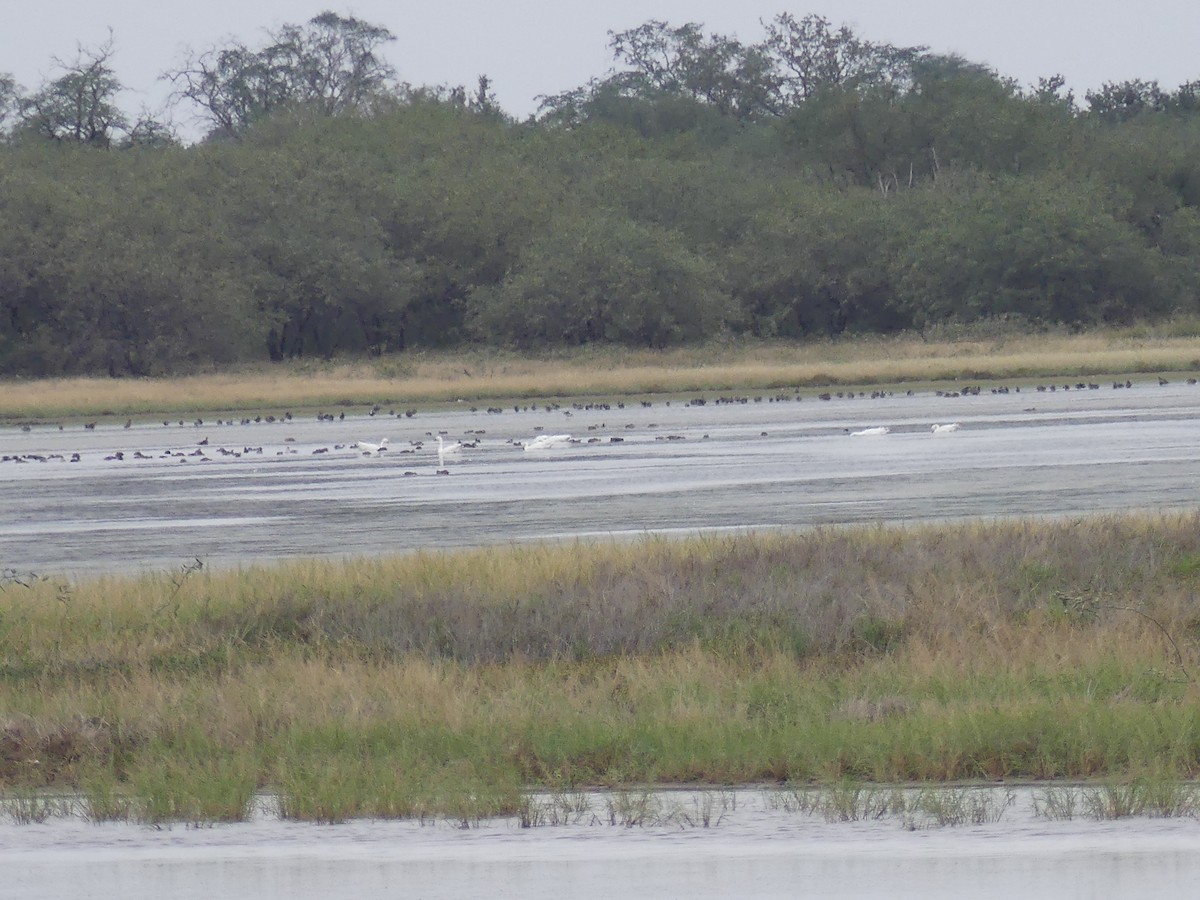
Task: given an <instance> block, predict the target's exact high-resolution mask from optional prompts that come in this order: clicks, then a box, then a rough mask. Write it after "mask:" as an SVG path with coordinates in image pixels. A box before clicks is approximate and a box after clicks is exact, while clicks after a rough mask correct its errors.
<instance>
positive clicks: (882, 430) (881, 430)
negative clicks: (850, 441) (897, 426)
mask: <svg viewBox="0 0 1200 900" xmlns="http://www.w3.org/2000/svg"><path fill="white" fill-rule="evenodd" d="M891 432H892V429H890V428H888V427H887V426H886V425H880V426H879V427H878V428H864V429H863V430H862V431H852V432H850V437H878V436H879V435H884V434H891Z"/></svg>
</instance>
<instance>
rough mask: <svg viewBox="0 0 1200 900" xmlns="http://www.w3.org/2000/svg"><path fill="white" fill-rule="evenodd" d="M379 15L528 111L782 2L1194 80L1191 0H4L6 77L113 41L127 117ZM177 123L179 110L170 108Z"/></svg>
mask: <svg viewBox="0 0 1200 900" xmlns="http://www.w3.org/2000/svg"><path fill="white" fill-rule="evenodd" d="M326 9H328V10H332V11H334V12H337V13H339V14H341V15H343V16H347V15H348V16H355V17H357V18H359V19H362V20H365V21H367V22H370V23H371V24H375V25H382V26H384V27H386V28H387V29H388V30H390V31H391V32H392V33H393V34H395V35H396V38H397V39H396V41H395V42H393V43H391V44H389V45H387V48H386V50H385V55H386V57H387V59H388V61H389V62H390V63H391V64H392V65H393V66H394V67H395V68H396V70H397V74H398V75H399V77H400V78H401V80H403V81H407V82H409V83H411V84H414V85H438V84H446V85H459V84H462V85H466V86H467V87H468V88H472V87H474V85H475V82H476V79H477V77H478V76H479V75H480V74H486V75H488V76H489V78H490V79H491V80H492V84H493V89H494V91H495V95H496V98H497V100H498V101H499V103H500V105H501V107H503V108H504V110H505V111H506V112H508V113H510V114H511V115H514V116H516V117H518V118H524V117H526V116H527V115H529V114H531V113H533V112H535V111H536V109H537V105H538V102H537V100H536V97H537V96H538V95H551V94H556V93H559V92H561V91H565V90H568V89H570V88H573V87H577V86H579V85H581V84H584V83H586V82H587V81H588V79H589V78H592V77H600V76H603V75H604V74H605V73H606V72H607V71H608V70H609V69H610V68H611V67H612V65H613V60H612V54H611V52H610V51H609V49H608V33H609V31H624V30H627V29H630V28H635V27H637V26H638V25H641V24H642V23H644V22H646V21H648V20H650V19H660V20H663V21H666V22H667V23H669V24H670V25H672V26H678V25H683V24H685V23H687V22H698V23H701V24H702V25H703V26H704V30H705V31H706V32H707V33H718V34H722V35H726V36H730V37H737V38H738V39H740V40H741V41H743V42H745V43H754V42H757V41H758V40H760V39H761V38H762V37H763V34H764V28H763V25H762V22H763V21H769V20H770V19H772V18H773V17H774V16H775V15H777V14H778V13H781V12H790V13H792V14H793V15H794V16H795V17H796V18H801V17H803V16H804V15H807V14H809V13H817V14H819V15H822V16H824V17H825V18H827V19H828V20H829V21H830V22H831V23H832V24H833V25H835V26H838V25H842V24H846V25H848V26H850V28H851V29H852V30H853V31H854V32H855V34H856V35H858V36H859V37H861V38H865V39H867V40H871V41H875V42H878V43H890V44H894V45H897V46H914V45H925V46H928V47H929V49H930V51H931V52H935V53H956V54H958V55H960V56H963V57H965V58H966V59H968V60H969V61H971V62H975V63H983V64H985V65H987V66H989V67H991V68H992V69H994V70H995V71H997V72H998V73H999V74H1000V75H1004V76H1008V77H1011V78H1015V79H1016V80H1017V81H1018V82H1019V83H1020V84H1022V85H1031V84H1034V83H1036V81H1037V80H1038V78H1039V77H1041V76H1047V75H1053V74H1055V73H1061V74H1062V75H1063V76H1064V77H1065V78H1066V80H1067V85H1068V87H1070V88H1072V89H1073V90H1074V91H1075V95H1076V97H1077V99H1078V100H1079V101H1081V102H1082V100H1083V96H1084V94H1085V93H1086V92H1087V91H1088V90H1093V89H1098V88H1100V87H1101V86H1102V85H1103V84H1104V83H1105V82H1115V81H1124V80H1127V79H1132V78H1141V79H1144V80H1147V81H1149V80H1157V81H1158V82H1159V85H1160V87H1162V88H1163V89H1164V90H1173V89H1174V88H1176V87H1178V86H1179V85H1180V84H1182V83H1184V82H1186V81H1191V80H1195V79H1200V54H1198V53H1197V51H1196V43H1197V39H1198V38H1200V3H1197V2H1196V0H1167V2H1161V0H1160V2H1155V0H1151V2H1148V3H1144V4H1142V5H1141V6H1140V7H1138V6H1135V5H1134V4H1131V3H1130V2H1129V0H1091V2H1081V0H1059V2H1052V0H904V2H897V0H841V2H828V0H826V2H824V3H823V4H820V0H812V5H811V6H787V5H784V4H783V2H782V0H776V2H771V0H737V2H731V0H605V2H598V0H590V2H589V0H504V2H497V0H420V2H413V0H355V2H353V3H350V4H345V3H341V2H338V0H314V2H311V3H310V2H307V0H304V2H301V0H191V2H189V3H179V2H172V0H0V73H7V74H9V75H12V76H13V77H14V78H15V79H16V80H17V82H18V83H19V84H21V85H22V86H23V87H24V88H25V89H26V90H33V89H34V88H36V87H37V86H38V85H40V84H41V83H42V82H43V81H45V80H48V79H50V78H53V77H54V76H55V74H56V70H55V67H54V62H53V61H54V58H55V57H58V58H59V59H62V60H65V61H68V62H70V61H73V60H74V59H75V58H76V56H77V55H78V54H77V51H78V48H79V47H80V46H83V47H93V48H94V47H97V46H99V45H100V44H102V43H103V42H104V41H105V40H107V39H108V37H109V30H110V29H111V33H112V37H113V41H114V54H113V57H112V60H111V62H112V66H113V68H114V69H115V71H116V74H117V76H118V78H119V79H120V80H121V82H122V83H123V84H124V85H125V86H126V87H127V89H128V90H127V92H126V93H125V94H124V95H122V98H121V106H122V108H123V109H124V110H125V111H126V112H127V113H130V114H136V113H137V112H138V111H139V110H140V109H141V108H142V107H145V108H147V109H149V110H151V111H155V110H157V109H159V107H161V105H162V103H163V101H164V99H165V97H166V95H167V93H168V88H167V87H166V86H165V85H164V83H163V82H162V81H161V80H160V79H159V76H160V75H161V74H162V73H163V72H164V71H166V70H169V69H171V68H173V67H178V66H179V65H181V64H182V62H183V60H184V59H185V57H186V55H187V52H188V50H189V49H191V50H193V51H195V52H197V53H199V52H202V51H204V50H207V49H211V48H212V47H215V46H221V45H223V44H225V43H227V42H228V41H229V40H230V39H237V40H239V41H241V42H242V43H244V44H246V45H248V46H250V47H252V48H256V47H259V46H261V45H262V43H263V41H265V38H266V32H267V30H273V29H277V28H278V27H279V26H281V25H283V24H300V23H303V22H306V21H307V20H308V19H310V18H312V17H313V16H315V15H317V14H318V13H320V12H322V11H324V10H326ZM176 120H177V123H178V124H179V125H181V126H186V121H187V116H186V115H184V114H177V116H176Z"/></svg>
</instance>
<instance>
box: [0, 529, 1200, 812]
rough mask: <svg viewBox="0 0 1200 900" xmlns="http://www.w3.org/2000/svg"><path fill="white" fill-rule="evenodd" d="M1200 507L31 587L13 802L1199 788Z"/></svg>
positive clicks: (12, 747)
mask: <svg viewBox="0 0 1200 900" xmlns="http://www.w3.org/2000/svg"><path fill="white" fill-rule="evenodd" d="M1198 582H1200V516H1197V515H1177V516H1169V517H1155V518H1148V517H1132V516H1112V517H1103V518H1096V519H1087V520H1081V521H1072V522H1039V523H1034V522H1009V523H987V524H984V523H975V524H959V525H941V526H926V527H920V528H911V529H884V528H837V529H818V530H814V531H811V532H807V533H803V534H792V535H783V534H774V533H773V534H764V535H758V536H754V535H749V536H745V535H743V536H737V537H730V536H722V537H703V538H696V539H689V540H684V541H667V540H660V539H649V540H646V541H643V542H640V543H636V544H598V545H567V546H564V545H549V546H540V547H519V548H506V549H498V548H493V549H488V550H472V551H464V552H459V553H421V554H414V555H411V556H402V557H394V558H390V559H380V560H361V561H357V562H333V561H321V562H317V561H304V562H297V563H287V564H282V565H279V566H272V567H269V568H256V569H248V570H244V571H225V572H221V571H214V572H210V571H207V570H204V571H200V572H191V573H187V574H182V575H181V574H176V575H175V576H168V575H159V576H147V577H142V578H124V579H118V578H108V579H103V580H96V581H86V582H79V583H76V584H64V583H56V582H54V581H35V582H31V583H30V584H29V586H28V587H25V586H22V585H18V584H16V583H13V582H9V583H8V584H6V585H4V589H3V592H0V709H2V710H4V719H3V720H2V721H0V785H5V786H8V787H10V788H19V789H26V788H29V787H36V786H39V785H46V784H49V785H54V786H58V787H64V786H65V787H76V788H78V789H81V790H83V791H84V792H85V793H86V794H87V795H88V797H89V801H88V802H89V803H90V804H91V807H92V808H94V812H93V813H92V814H93V815H94V816H96V817H98V818H103V817H105V816H111V815H117V816H122V815H125V816H133V817H136V818H142V819H146V820H148V821H159V820H163V819H172V818H184V819H197V820H205V821H208V820H214V819H222V818H239V817H241V816H243V815H245V810H246V804H247V803H248V802H249V798H250V797H251V796H252V793H253V791H254V790H255V789H256V788H260V789H261V788H268V789H274V790H277V791H279V792H280V797H281V803H282V805H283V808H284V809H285V812H286V814H287V815H291V816H297V817H301V818H311V819H317V820H320V821H338V820H340V819H342V818H346V817H349V816H361V815H380V816H384V815H388V816H391V815H412V816H425V815H436V816H442V815H446V816H451V817H452V818H454V819H455V821H460V820H461V821H463V822H465V823H467V824H469V822H470V820H471V817H472V816H473V815H483V814H488V812H489V811H491V812H495V811H507V810H514V809H517V808H519V806H520V801H519V794H520V790H521V788H522V786H528V785H534V786H542V787H548V788H551V789H555V790H557V789H560V788H563V787H571V786H575V785H580V784H592V783H603V784H610V785H622V784H630V783H651V782H664V781H665V782H686V783H709V784H722V783H741V782H748V781H773V780H790V781H792V782H797V783H800V782H805V781H807V780H810V779H815V780H818V781H837V780H840V779H843V778H855V779H866V780H871V781H888V782H892V781H942V780H957V779H971V778H998V777H1004V778H1011V777H1028V778H1062V777H1071V778H1084V777H1098V776H1107V777H1119V778H1129V777H1134V776H1141V775H1144V774H1147V773H1149V774H1153V775H1155V776H1156V777H1159V776H1161V777H1164V778H1179V777H1191V776H1195V775H1196V774H1197V773H1200V688H1198V687H1197V684H1196V683H1195V681H1194V680H1193V678H1192V674H1193V673H1196V672H1200V645H1198V643H1197V639H1198V637H1200V609H1198V608H1197V605H1196V602H1195V596H1196V590H1197V586H1198Z"/></svg>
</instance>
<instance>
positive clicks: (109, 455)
mask: <svg viewBox="0 0 1200 900" xmlns="http://www.w3.org/2000/svg"><path fill="white" fill-rule="evenodd" d="M1168 383H1169V382H1168V381H1167V379H1165V378H1162V377H1159V378H1158V384H1159V385H1160V386H1161V385H1166V384H1168ZM1187 383H1188V384H1196V383H1197V379H1196V378H1188V379H1187ZM1133 386H1134V385H1133V382H1132V381H1130V380H1126V381H1124V382H1118V381H1114V382H1113V383H1112V387H1113V389H1118V388H1121V389H1129V388H1132V387H1133ZM1099 387H1100V386H1099V385H1098V384H1096V383H1095V382H1077V383H1074V384H1071V383H1064V384H1061V385H1059V384H1038V385H1036V390H1037V391H1038V392H1039V393H1041V392H1054V391H1058V390H1062V391H1071V390H1075V391H1081V390H1099ZM981 390H982V388H981V387H979V386H973V385H969V386H964V387H961V388H958V389H957V390H953V391H941V390H939V391H937V392H936V394H937V396H939V397H960V396H976V395H978V394H979V393H980V392H981ZM1010 390H1011V391H1013V392H1015V393H1020V388H1019V387H1012V388H1010V387H1008V386H1001V387H995V388H991V389H990V392H991V393H993V394H998V393H1005V394H1007V393H1009V391H1010ZM905 395H907V396H912V395H913V392H912V391H911V390H910V391H906V392H905ZM867 396H868V393H867V392H863V391H860V392H857V393H856V392H854V391H838V392H836V393H834V392H829V393H821V394H819V395H817V399H819V400H821V401H831V400H833V399H834V398H835V397H836V398H838V399H856V398H865V397H867ZM869 396H870V397H872V398H874V399H878V398H880V397H891V396H893V393H892V392H891V391H872V392H870V394H869ZM800 399H801V396H800V394H799V392H796V393H795V394H792V393H777V394H774V395H770V396H765V395H759V396H753V397H751V396H719V397H716V398H714V399H712V400H710V399H708V398H705V397H693V398H691V399H685V400H676V401H675V402H676V403H677V404H681V405H683V406H688V407H695V406H705V405H708V404H709V403H711V404H713V405H718V406H719V405H728V404H748V403H763V402H768V403H782V402H788V401H799V400H800ZM638 402H639V403H640V405H641V407H642V408H648V407H651V406H653V405H654V404H653V402H651V401H648V400H642V401H638ZM671 402H672V401H670V400H665V401H661V403H662V405H664V406H667V407H669V406H671ZM625 407H626V404H625V402H624V401H617V402H615V403H607V402H591V403H572V404H569V405H567V406H565V407H564V405H563V404H560V403H554V402H547V403H544V404H541V405H540V406H539V404H537V403H528V404H524V405H522V404H519V403H518V404H513V405H512V406H511V409H512V411H514V412H531V411H532V412H539V411H540V412H552V413H560V414H561V415H563V416H565V417H568V418H569V417H571V416H572V415H574V413H575V412H581V411H588V412H596V411H610V410H613V409H617V410H621V409H625ZM470 409H471V411H472V412H480V411H483V412H486V413H487V414H489V415H499V414H502V413H504V412H507V411H508V409H509V408H502V407H488V408H487V409H486V410H480V409H479V408H478V407H474V406H472V407H470ZM416 413H417V411H416V410H415V409H407V410H402V411H400V412H397V411H396V410H394V409H391V410H387V411H386V412H385V411H384V410H383V408H382V407H381V406H379V405H375V406H373V407H371V408H370V409H369V410H368V412H367V416H368V417H376V416H380V417H394V418H397V419H399V418H401V417H403V418H407V419H411V418H413V417H414V416H415V415H416ZM316 417H317V420H318V421H321V422H345V419H346V414H345V413H344V412H341V413H338V414H337V415H336V416H335V415H334V414H333V413H326V412H318V413H317V416H316ZM294 421H296V420H295V417H294V416H293V414H292V413H290V412H284V413H282V414H280V415H278V416H276V415H262V414H260V415H256V416H253V417H243V418H241V419H216V420H215V421H211V420H210V421H208V422H206V421H205V420H204V419H202V418H197V419H194V420H185V419H179V420H176V421H171V420H164V421H163V423H162V424H163V426H171V425H176V424H178V425H179V426H193V427H195V428H201V427H220V426H227V425H229V426H232V425H242V426H248V425H257V424H279V423H282V424H286V423H291V422H294ZM96 425H97V423H96V422H86V423H84V425H83V427H84V429H86V430H88V431H92V430H95V428H96ZM132 426H133V422H132V420H126V422H125V424H124V427H125V428H126V429H129V428H131V427H132ZM21 427H22V430H24V431H26V432H28V431H30V430H31V428H32V425H30V424H25V425H23V426H21ZM63 427H64V426H62V425H59V426H58V428H59V430H60V431H61V430H63ZM598 427H603V426H596V425H591V426H588V429H589V430H595V429H597V428H598ZM625 427H626V428H634V427H635V426H634V425H632V424H630V425H627V426H625ZM651 427H653V426H651ZM962 427H963V426H962V425H961V424H960V423H958V422H946V423H936V424H933V425H932V426H930V429H929V430H930V433H931V434H933V435H949V434H954V433H956V432H958V431H960V430H961V429H962ZM535 431H541V429H540V428H537V429H535ZM843 432H844V433H845V434H847V435H849V436H851V437H856V438H869V437H884V436H886V435H888V434H891V433H892V429H891V428H890V427H889V426H886V425H876V426H872V427H867V428H861V429H858V430H851V429H849V428H846V429H843ZM482 434H484V432H483V431H482V430H477V431H475V432H467V437H464V439H460V440H447V438H446V432H439V433H437V434H434V433H432V432H426V433H425V436H426V437H428V438H430V439H431V440H435V441H436V442H437V446H436V449H434V448H432V447H429V448H428V449H430V450H432V452H433V453H434V454H435V455H436V458H437V465H438V469H437V472H438V474H448V473H447V470H446V465H447V462H448V460H451V459H458V458H461V456H462V454H463V452H464V451H466V450H473V449H476V448H477V447H478V446H479V443H480V437H479V436H480V435H482ZM762 434H763V436H766V434H767V433H766V432H762ZM704 437H706V438H707V437H708V435H704ZM684 439H685V438H684V436H683V435H678V434H667V435H658V436H657V437H656V440H660V441H675V440H684ZM602 440H604V439H603V438H599V437H589V438H586V439H585V438H578V437H575V436H574V435H572V434H570V433H556V434H540V433H539V434H535V435H534V436H533V437H532V438H530V439H528V440H516V439H509V440H507V442H506V443H507V444H509V445H512V446H513V447H514V448H517V449H520V450H522V451H524V452H527V453H541V452H546V451H552V450H556V449H561V448H566V447H571V446H573V445H577V444H582V443H585V442H586V443H597V442H600V441H602ZM607 440H608V442H610V443H614V444H616V443H622V442H623V441H624V438H622V437H617V436H611V437H609V438H608V439H607ZM291 443H294V441H293V439H292V438H285V439H284V447H283V448H282V449H278V450H276V451H274V452H275V455H276V456H287V455H295V454H299V453H300V451H299V450H297V449H295V448H294V447H291V446H288V445H289V444H291ZM425 450H426V442H425V441H424V440H412V441H409V442H408V446H406V447H402V448H400V449H396V448H394V447H393V446H391V445H390V442H389V439H388V438H387V437H381V438H380V439H379V440H378V441H367V440H359V441H355V442H352V443H347V444H333V445H330V446H321V447H316V448H314V449H311V450H310V451H309V452H310V453H311V454H312V455H324V454H332V453H337V452H339V451H344V452H345V454H347V455H361V456H364V457H381V456H384V455H385V454H387V455H389V456H390V455H396V454H417V453H421V452H423V451H425ZM208 451H209V439H208V437H205V438H203V439H202V440H200V441H198V442H197V443H196V444H195V445H193V446H192V447H191V448H190V449H182V448H173V449H166V450H163V451H161V452H159V453H157V454H150V453H146V452H143V451H142V450H135V451H133V452H128V451H124V450H117V451H109V452H105V454H104V455H103V456H102V457H101V458H102V459H103V460H104V461H106V462H122V461H125V460H131V459H132V460H150V459H159V460H164V459H167V460H176V461H178V462H181V463H187V462H212V461H215V459H216V458H218V457H229V458H235V459H237V458H241V457H245V456H250V455H256V456H262V455H264V450H263V447H262V446H248V445H244V444H243V445H241V446H234V447H225V446H217V447H213V448H211V452H212V453H214V454H215V456H213V455H209V452H208ZM82 459H83V457H82V455H81V453H79V452H74V453H69V454H68V453H47V454H38V453H17V454H4V455H0V463H16V464H21V463H36V462H43V463H44V462H68V463H78V462H80V461H81V460H82ZM405 474H416V473H415V472H406V473H405Z"/></svg>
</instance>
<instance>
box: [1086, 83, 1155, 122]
mask: <svg viewBox="0 0 1200 900" xmlns="http://www.w3.org/2000/svg"><path fill="white" fill-rule="evenodd" d="M1085 99H1086V100H1087V103H1088V111H1089V113H1090V114H1091V115H1093V116H1096V117H1097V118H1099V119H1101V120H1102V121H1104V122H1126V121H1128V120H1129V119H1132V118H1134V117H1135V116H1139V115H1141V114H1142V113H1147V112H1164V111H1166V110H1167V108H1168V107H1169V105H1170V98H1169V97H1168V95H1167V94H1164V93H1163V92H1162V90H1161V89H1160V88H1159V86H1158V82H1157V81H1142V80H1141V79H1133V80H1131V81H1121V82H1111V81H1109V82H1105V83H1104V85H1103V86H1102V87H1101V88H1100V90H1099V91H1088V93H1087V94H1086V95H1085Z"/></svg>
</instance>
